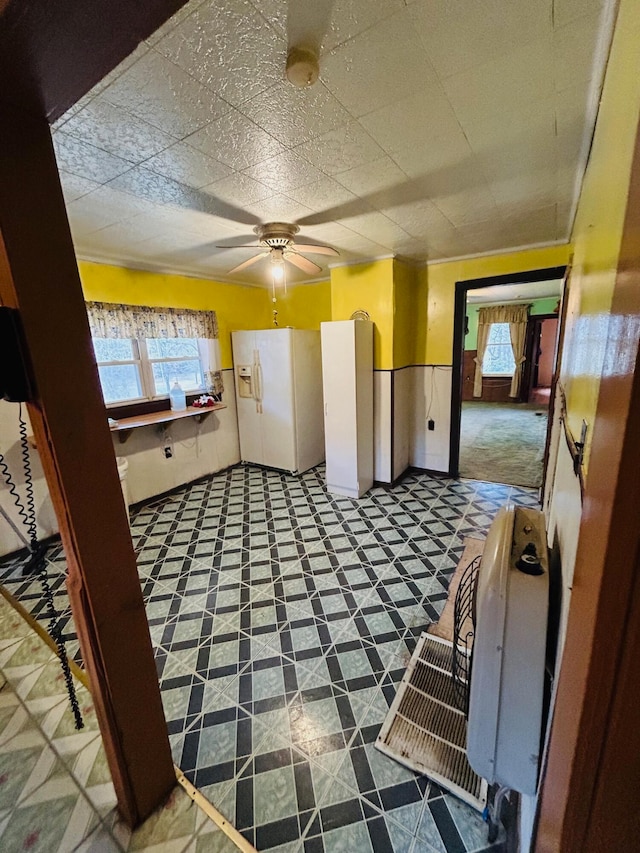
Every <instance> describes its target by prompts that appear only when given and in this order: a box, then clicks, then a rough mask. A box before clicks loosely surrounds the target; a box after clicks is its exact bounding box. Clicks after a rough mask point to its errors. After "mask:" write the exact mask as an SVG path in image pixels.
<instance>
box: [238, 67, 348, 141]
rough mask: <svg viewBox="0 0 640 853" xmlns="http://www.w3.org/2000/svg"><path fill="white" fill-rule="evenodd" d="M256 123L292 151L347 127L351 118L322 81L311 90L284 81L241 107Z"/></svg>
mask: <svg viewBox="0 0 640 853" xmlns="http://www.w3.org/2000/svg"><path fill="white" fill-rule="evenodd" d="M241 111H242V113H243V114H244V115H246V116H247V117H248V118H250V119H251V120H252V121H253V122H255V124H257V125H258V126H259V127H261V128H263V129H264V130H266V131H267V133H269V134H271V136H273V137H274V138H275V139H277V140H279V141H280V142H282V144H283V145H286V146H287V147H289V148H292V147H293V146H295V145H300V144H301V143H302V142H306V141H307V140H309V139H313V138H314V137H316V136H321V135H322V134H323V133H327V132H328V131H330V130H335V128H337V127H341V126H343V125H345V124H347V123H348V122H349V121H350V120H351V116H350V115H349V113H348V112H347V111H346V110H345V109H344V107H343V106H342V105H341V104H340V103H339V101H338V100H337V99H336V98H335V97H334V96H333V95H332V94H331V92H329V91H328V89H327V88H326V87H325V86H324V85H323V83H322V81H319V82H318V83H316V84H315V86H312V87H311V88H310V89H296V88H295V87H294V86H292V85H291V84H290V83H288V82H286V81H281V82H280V83H278V85H277V86H273V87H272V88H271V89H269V90H268V91H266V92H263V93H262V94H261V95H258V96H257V97H255V98H252V99H251V100H250V101H247V103H245V104H243V105H242V108H241Z"/></svg>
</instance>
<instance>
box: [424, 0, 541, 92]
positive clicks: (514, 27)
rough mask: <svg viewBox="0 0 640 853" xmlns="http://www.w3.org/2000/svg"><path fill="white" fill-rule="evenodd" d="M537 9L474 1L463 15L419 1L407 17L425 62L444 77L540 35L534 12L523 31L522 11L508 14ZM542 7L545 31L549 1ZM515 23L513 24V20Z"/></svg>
mask: <svg viewBox="0 0 640 853" xmlns="http://www.w3.org/2000/svg"><path fill="white" fill-rule="evenodd" d="M514 5H515V6H520V7H522V6H526V5H528V6H532V7H533V6H536V2H535V0H534V2H532V0H520V2H518V0H510V2H509V3H505V2H504V0H498V3H497V4H496V3H493V2H486V0H476V2H473V3H465V4H464V10H463V11H462V10H461V9H460V6H459V4H452V3H451V2H450V0H419V2H416V3H412V4H411V6H410V7H409V8H410V14H411V18H412V20H413V22H414V26H415V28H416V33H417V34H418V36H419V38H420V40H421V41H422V44H423V45H424V47H425V49H426V51H427V53H428V56H429V60H430V62H431V63H432V65H433V66H434V68H435V69H436V71H437V73H438V75H439V76H440V77H442V78H444V77H450V76H452V75H453V74H459V73H461V72H463V71H468V70H469V69H471V68H474V67H475V66H477V65H481V64H482V63H483V62H486V61H488V60H491V59H493V58H494V57H496V56H499V55H500V54H502V53H505V52H506V51H507V50H509V49H513V47H514V46H515V45H516V44H520V43H526V42H527V41H531V40H532V39H534V38H536V37H540V36H541V35H544V34H545V33H544V31H543V32H539V31H538V32H537V31H536V30H537V29H538V21H539V20H540V14H539V11H538V10H534V12H533V13H531V14H529V15H528V18H529V19H530V20H531V21H532V22H533V26H534V28H533V29H532V26H531V24H530V26H529V27H524V26H522V25H521V24H520V21H521V18H522V12H523V9H522V8H520V9H519V12H518V14H517V15H513V14H512V15H509V13H508V10H509V8H510V7H511V6H514ZM537 5H544V6H545V12H546V13H547V14H546V15H545V16H544V17H545V20H546V28H545V29H546V32H547V34H549V33H550V31H551V0H542V2H541V3H538V4H537ZM514 18H515V20H514Z"/></svg>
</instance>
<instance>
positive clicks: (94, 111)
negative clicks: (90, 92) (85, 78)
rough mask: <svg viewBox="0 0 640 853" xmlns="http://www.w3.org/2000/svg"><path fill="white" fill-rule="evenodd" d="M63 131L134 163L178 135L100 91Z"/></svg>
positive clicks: (70, 120) (163, 146)
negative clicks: (133, 112)
mask: <svg viewBox="0 0 640 853" xmlns="http://www.w3.org/2000/svg"><path fill="white" fill-rule="evenodd" d="M64 131H65V133H70V134H72V135H73V136H75V137H76V138H77V139H81V140H82V141H83V142H88V143H90V144H91V145H95V146H97V147H98V148H102V149H103V151H108V152H109V153H110V154H115V155H116V156H117V157H122V159H124V160H129V162H131V163H142V161H143V160H146V159H147V157H152V156H153V155H154V154H157V153H158V152H159V151H162V149H163V148H167V147H168V146H169V145H173V143H174V142H175V137H173V136H169V134H167V133H164V132H163V131H161V130H158V128H157V127H153V125H150V124H149V123H148V122H146V121H142V120H141V119H138V118H136V117H135V116H132V115H130V114H129V113H127V112H125V111H124V110H122V109H120V108H119V107H114V106H113V105H112V104H110V103H109V102H108V101H105V100H104V98H102V97H101V96H100V95H98V97H96V98H94V99H93V100H92V101H90V102H89V103H88V104H87V106H86V107H85V108H84V109H83V110H81V111H80V112H79V113H76V115H74V116H72V117H71V118H70V119H69V120H68V121H67V123H66V124H65V126H64Z"/></svg>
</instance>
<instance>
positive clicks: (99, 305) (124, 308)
mask: <svg viewBox="0 0 640 853" xmlns="http://www.w3.org/2000/svg"><path fill="white" fill-rule="evenodd" d="M86 306H87V315H88V317H89V326H90V328H91V334H92V335H93V336H94V337H95V338H205V339H207V340H213V339H215V338H217V337H218V321H217V319H216V312H215V311H193V310H191V309H189V308H147V307H145V306H140V305H118V304H115V303H112V302H87V303H86Z"/></svg>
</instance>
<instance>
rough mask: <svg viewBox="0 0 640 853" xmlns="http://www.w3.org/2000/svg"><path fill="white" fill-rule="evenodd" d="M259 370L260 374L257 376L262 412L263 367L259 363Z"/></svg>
mask: <svg viewBox="0 0 640 853" xmlns="http://www.w3.org/2000/svg"><path fill="white" fill-rule="evenodd" d="M257 368H258V372H257V374H256V378H257V380H258V402H259V404H260V412H262V391H263V387H262V365H261V364H260V362H258V365H257Z"/></svg>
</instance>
